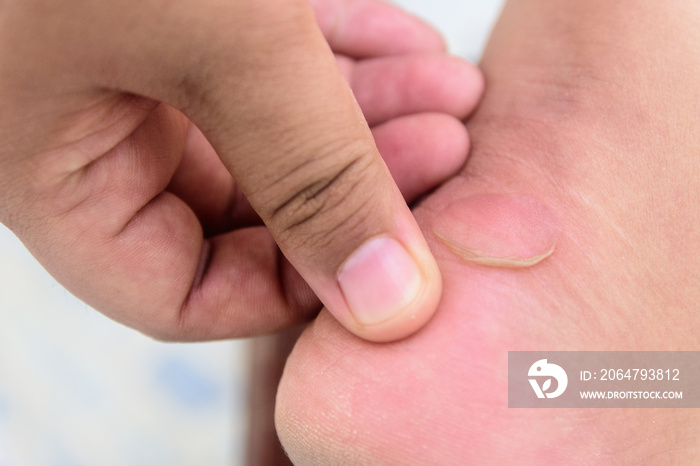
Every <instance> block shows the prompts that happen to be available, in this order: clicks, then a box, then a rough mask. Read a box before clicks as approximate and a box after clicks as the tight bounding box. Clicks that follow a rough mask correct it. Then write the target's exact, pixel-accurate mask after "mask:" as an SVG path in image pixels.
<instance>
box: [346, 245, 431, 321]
mask: <svg viewBox="0 0 700 466" xmlns="http://www.w3.org/2000/svg"><path fill="white" fill-rule="evenodd" d="M338 282H339V284H340V288H341V290H342V291H343V295H344V296H345V301H346V303H347V304H348V307H349V308H350V311H351V312H352V314H353V317H354V318H355V320H356V321H357V322H358V323H359V324H361V325H376V324H380V323H382V322H385V321H387V320H389V319H391V318H392V317H394V316H396V315H397V314H399V313H400V312H401V311H403V310H404V309H406V307H407V306H408V305H409V304H411V303H412V302H413V301H414V300H415V299H416V298H417V297H418V294H419V293H420V292H421V290H422V288H423V276H422V274H421V271H420V269H419V268H418V266H417V265H416V263H415V261H414V260H413V258H412V257H411V255H410V254H408V252H407V251H406V249H405V248H404V247H403V246H402V245H401V244H400V243H399V242H398V241H396V240H394V239H391V238H377V239H373V240H370V241H368V242H367V243H365V244H363V245H362V246H361V247H360V248H359V249H357V250H356V251H355V252H354V253H353V254H352V255H351V256H350V258H349V259H348V260H347V262H345V265H343V268H342V269H341V271H340V274H339V275H338Z"/></svg>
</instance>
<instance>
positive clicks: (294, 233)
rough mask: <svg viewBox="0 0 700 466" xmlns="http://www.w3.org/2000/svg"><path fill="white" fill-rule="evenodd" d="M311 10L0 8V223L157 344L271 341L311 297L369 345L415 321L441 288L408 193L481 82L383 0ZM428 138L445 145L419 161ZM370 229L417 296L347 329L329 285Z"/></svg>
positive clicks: (335, 2)
mask: <svg viewBox="0 0 700 466" xmlns="http://www.w3.org/2000/svg"><path fill="white" fill-rule="evenodd" d="M313 7H315V11H314V10H313V9H312V7H311V5H310V3H309V2H308V1H306V0H287V1H284V2H279V1H273V0H264V1H261V0H249V1H248V0H241V1H235V2H218V1H216V0H207V1H205V2H196V3H193V2H186V1H177V2H174V3H173V2H172V1H167V2H162V1H160V0H155V1H149V2H145V3H144V2H131V3H130V2H126V3H125V2H120V3H118V4H113V3H110V2H92V1H83V0H71V1H69V2H62V3H61V4H60V5H59V4H56V3H55V2H47V1H43V0H32V1H5V2H2V3H0V102H2V105H1V106H0V140H2V141H3V144H2V146H0V221H1V222H2V223H4V224H5V225H7V226H8V227H9V228H10V229H11V230H12V231H13V232H14V233H15V234H16V235H17V236H18V237H19V238H20V239H21V240H22V241H23V242H24V244H25V245H26V246H27V248H28V249H29V250H30V251H31V252H32V254H33V255H34V256H35V257H36V258H37V259H38V260H39V262H41V263H42V265H44V266H45V267H46V269H47V270H48V271H49V272H50V273H51V274H52V275H53V276H54V277H55V278H56V279H57V280H58V281H59V282H61V283H62V284H63V285H64V286H65V287H66V288H67V289H68V290H69V291H71V292H72V293H73V294H75V295H76V296H78V297H79V298H81V299H82V300H84V301H85V302H86V303H88V304H90V305H91V306H93V307H95V308H96V309H98V310H100V311H102V312H103V313H105V314H106V315H107V316H109V317H111V318H113V319H115V320H117V321H119V322H121V323H123V324H125V325H128V326H131V327H133V328H135V329H137V330H140V331H142V332H144V333H146V334H148V335H151V336H154V337H156V338H159V339H163V340H187V341H192V340H210V339H220V338H231V337H241V336H251V335H259V334H264V333H269V332H272V331H275V330H278V329H281V328H285V327H289V326H291V325H294V324H296V323H298V322H301V321H305V320H308V319H310V318H311V317H312V316H313V315H314V314H315V313H316V312H317V311H318V309H319V308H320V303H319V298H317V296H318V297H320V300H321V302H323V303H324V304H325V305H326V306H327V307H328V308H329V309H332V310H333V312H335V313H336V315H337V318H338V319H340V320H341V321H342V322H343V324H344V325H346V326H347V327H348V328H350V329H351V331H353V332H355V333H356V334H358V335H362V336H363V337H366V338H372V339H374V340H388V339H395V338H401V337H403V336H405V335H407V334H410V333H411V332H413V331H415V330H417V329H418V328H419V327H420V326H422V325H423V324H424V323H425V322H426V321H427V320H428V319H429V318H430V317H431V315H432V313H433V312H434V310H435V308H436V304H437V301H438V299H439V295H440V290H441V280H440V274H439V272H438V270H437V266H436V264H435V261H434V259H433V258H432V255H431V253H430V251H429V250H428V248H427V246H426V244H425V241H424V239H423V236H422V234H421V232H420V230H419V228H418V226H417V224H416V222H415V220H414V218H413V216H412V215H411V213H410V211H409V209H408V207H407V205H406V201H405V200H404V195H405V196H407V199H409V200H410V199H413V198H415V197H416V196H418V195H420V194H421V193H423V192H424V191H426V190H428V189H430V188H432V187H434V186H435V185H437V184H438V183H439V182H440V181H442V180H444V179H445V177H447V176H449V175H450V174H452V173H454V171H455V170H457V169H458V168H459V166H460V165H461V164H462V163H463V161H464V159H465V157H466V152H467V144H468V142H467V137H466V133H465V131H464V129H463V128H461V127H460V125H459V120H460V119H462V118H464V117H466V116H467V115H468V114H469V113H470V111H471V110H472V109H473V107H474V106H475V104H476V101H477V99H478V98H479V96H480V93H481V88H482V81H481V76H480V74H479V73H478V71H477V70H476V69H475V68H474V67H473V66H471V65H469V64H467V63H465V62H462V61H460V60H457V59H452V58H448V57H446V56H445V55H444V45H443V44H442V41H441V39H440V38H439V36H438V35H437V34H436V33H435V31H433V30H432V29H431V28H429V27H427V26H426V25H425V24H422V23H421V22H420V21H418V20H416V19H415V18H412V17H410V16H408V15H405V14H403V13H401V12H399V11H398V10H396V9H395V8H393V7H391V6H389V5H387V4H384V3H382V2H378V1H374V0H326V1H320V0H319V1H315V2H313ZM154 18H157V21H154ZM368 19H371V20H372V22H373V24H374V26H375V27H374V28H373V29H372V31H371V33H362V31H363V29H362V28H360V27H359V26H358V25H360V24H364V23H366V21H367V20H368ZM317 21H318V25H317ZM319 26H320V27H319ZM324 34H325V35H324ZM333 51H335V52H336V53H337V56H334V54H333V53H332V52H333ZM379 77H381V78H382V79H381V80H378V78H379ZM444 89H447V90H449V91H450V92H444V91H443V90H444ZM353 93H355V94H356V95H357V96H358V99H357V100H356V99H355V97H354V95H353ZM378 96H381V98H379V97H378ZM363 113H364V115H363ZM406 134H410V136H409V137H404V136H405V135H406ZM373 136H374V138H376V144H375V139H374V138H373ZM441 139H445V140H447V141H449V142H447V143H441V142H440V140H441ZM435 144H437V146H435ZM426 147H438V148H443V149H444V151H441V153H440V155H439V156H440V159H439V162H438V163H434V164H431V168H430V169H429V170H425V171H421V172H417V171H415V170H414V169H413V168H414V167H417V166H420V167H421V168H422V167H424V166H425V163H424V162H419V159H420V158H422V157H423V156H424V155H423V154H426V152H425V148H426ZM380 151H382V153H383V154H384V155H385V158H386V163H385V162H384V161H383V160H382V158H381V156H380ZM398 159H401V160H402V162H401V164H400V166H399V164H397V163H396V160H398ZM387 164H388V165H389V166H394V167H399V168H397V169H396V170H395V173H394V175H395V177H396V180H397V183H398V184H399V185H400V186H403V188H404V195H402V193H401V192H400V190H399V187H397V185H396V184H395V182H394V181H393V180H392V177H391V174H390V171H389V170H388V169H387ZM378 236H382V237H390V238H392V239H393V240H395V241H397V242H398V243H399V244H400V245H402V246H401V247H403V248H404V249H405V251H406V253H407V254H409V255H410V256H411V258H412V260H414V261H415V263H416V267H417V268H418V270H419V271H420V278H421V282H420V283H421V287H420V289H419V290H418V291H417V294H415V295H414V296H413V297H412V298H411V300H410V302H407V304H406V305H405V306H404V307H403V308H401V309H399V310H398V311H400V312H398V313H397V314H396V315H395V316H394V318H392V319H389V320H387V321H385V322H383V323H381V324H380V325H361V324H359V323H358V322H357V321H356V319H355V317H354V314H352V312H351V310H350V309H349V307H348V304H347V302H346V299H345V296H346V293H347V290H341V287H340V285H339V283H338V277H339V273H340V271H341V268H342V266H343V264H344V263H345V261H346V260H347V258H348V257H349V256H351V255H352V254H353V251H355V250H356V249H357V248H358V247H360V245H362V244H364V243H365V242H366V241H368V240H369V239H371V238H374V237H378ZM360 291H362V290H360ZM370 291H371V290H368V292H370Z"/></svg>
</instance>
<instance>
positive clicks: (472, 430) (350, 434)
mask: <svg viewBox="0 0 700 466" xmlns="http://www.w3.org/2000/svg"><path fill="white" fill-rule="evenodd" d="M669 31H673V32H672V33H671V32H669ZM698 31H700V7H698V5H697V3H695V2H691V1H681V2H677V3H673V4H669V3H665V4H663V5H661V4H659V3H657V2H646V1H644V2H638V1H631V0H629V1H628V0H623V1H620V2H612V3H611V2H603V1H592V2H586V3H585V4H584V3H580V2H570V3H568V4H567V5H566V6H557V7H556V8H554V7H553V6H552V4H551V3H549V2H545V1H544V0H541V1H540V0H534V1H529V2H517V1H514V2H511V3H510V4H509V5H508V6H507V7H506V10H505V12H504V15H503V17H502V19H501V21H500V23H499V25H498V27H497V29H496V31H495V33H494V36H493V38H492V41H491V44H490V46H489V48H488V50H487V53H486V55H485V58H484V61H483V67H484V71H485V74H486V77H487V95H486V98H485V100H484V102H483V104H482V107H481V109H480V110H479V111H478V112H477V114H476V115H475V117H473V119H472V120H471V121H470V123H469V125H468V126H469V129H470V133H471V135H472V139H473V152H472V155H471V158H470V161H469V163H468V165H467V168H466V169H465V171H464V172H463V173H462V174H461V176H458V177H456V178H455V179H453V180H452V181H450V182H449V183H447V184H446V185H444V186H443V187H442V188H440V189H439V190H438V191H437V192H436V193H434V194H433V195H432V196H430V197H429V198H428V199H426V200H425V201H424V202H423V203H422V204H421V205H420V206H419V207H418V208H417V209H416V212H415V213H416V216H417V218H418V219H419V222H420V224H421V226H422V228H423V231H424V232H425V233H426V235H427V236H428V241H429V242H430V245H431V248H432V249H433V251H434V253H435V254H436V257H437V259H438V262H439V264H440V267H441V270H442V274H443V277H444V295H443V299H442V303H441V307H440V309H439V310H438V313H437V315H436V317H435V318H434V320H433V321H431V323H430V324H429V325H428V327H426V328H425V329H424V330H423V331H421V332H419V333H418V334H417V335H415V336H413V337H411V338H409V339H406V340H403V341H400V342H398V343H395V344H390V345H377V344H371V343H368V342H365V341H362V340H360V339H358V338H356V337H353V336H352V335H350V334H349V333H348V332H347V331H345V330H343V329H342V328H341V327H340V326H339V325H338V324H337V323H336V322H335V321H334V320H333V319H332V318H331V317H330V315H328V314H327V313H326V312H325V311H324V312H323V313H322V314H321V315H320V316H319V318H318V319H317V320H316V321H315V322H314V324H313V325H312V326H311V327H310V328H309V329H308V330H307V331H306V333H305V334H304V335H303V336H302V338H301V340H300V341H299V343H298V344H297V346H296V348H295V350H294V352H293V354H292V356H291V358H290V361H289V363H288V365H287V368H286V370H285V377H284V379H283V382H282V386H281V389H280V392H279V394H278V410H277V425H278V429H279V431H280V435H281V437H282V440H283V444H284V445H285V447H286V448H287V450H288V453H289V454H290V456H291V458H292V459H293V460H294V461H295V462H296V463H298V464H440V465H445V464H460V465H462V464H538V465H541V464H610V465H613V464H614V465H618V464H639V463H653V464H691V463H692V464H695V463H696V462H698V461H700V459H699V458H700V450H699V449H698V446H699V445H698V435H697V434H698V430H700V414H697V413H696V412H695V411H693V410H659V409H639V410H629V409H608V410H592V409H588V410H573V409H558V410H545V409H540V410H522V409H520V410H516V409H509V408H508V407H507V352H508V351H509V350H698V349H700V345H699V344H698V341H697V337H696V335H697V334H698V333H699V332H700V318H698V316H697V313H696V312H695V311H696V308H697V303H698V301H699V300H700V288H698V286H697V285H698V283H700V268H698V263H700V213H699V212H698V209H697V205H698V204H699V203H700V158H698V157H697V155H698V141H700V111H699V107H698V102H700V85H698V82H700V81H698V80H697V76H698V75H700V53H698V49H697V47H696V44H697V43H698V41H699V40H700V32H698Z"/></svg>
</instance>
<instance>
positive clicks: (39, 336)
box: [0, 0, 501, 466]
mask: <svg viewBox="0 0 700 466" xmlns="http://www.w3.org/2000/svg"><path fill="white" fill-rule="evenodd" d="M395 3H398V4H401V5H403V6H404V7H406V8H407V9H409V10H411V11H413V12H415V13H417V14H419V15H421V16H423V17H424V18H425V19H427V20H428V21H429V22H431V23H433V24H434V25H436V26H437V27H438V28H439V29H440V30H441V31H443V33H444V35H445V37H446V39H447V40H448V43H449V45H450V47H451V50H452V51H453V52H455V53H457V54H459V55H462V56H466V57H468V58H470V59H472V60H477V59H478V56H479V53H480V51H481V48H482V46H483V44H484V42H485V40H486V36H487V34H488V31H489V29H490V27H491V24H492V22H493V20H494V19H495V17H496V15H497V13H498V10H499V8H500V5H501V2H500V1H477V0H432V1H428V0H397V1H396V2H395ZM245 350H246V343H245V342H241V341H239V342H223V343H207V344H187V345H181V344H166V343H159V342H155V341H153V340H151V339H149V338H147V337H145V336H143V335H141V334H139V333H137V332H134V331H132V330H129V329H127V328H125V327H122V326H121V325H118V324H116V323H114V322H112V321H110V320H108V319H107V318H105V317H103V316H102V315H101V314H99V313H97V312H95V311H93V310H92V309H90V308H88V307H87V306H86V305H84V304H82V303H81V302H80V301H78V300H77V299H75V298H74V297H73V296H71V295H70V294H69V293H68V292H66V291H65V290H64V289H63V288H62V287H61V286H60V285H58V284H57V283H55V282H54V281H53V279H52V278H51V277H49V276H48V274H47V273H46V272H45V271H44V270H43V269H42V268H41V266H39V265H38V264H37V263H36V262H35V261H34V260H33V258H32V257H31V256H30V255H29V254H28V253H27V252H26V250H25V249H24V248H23V246H22V245H21V243H20V242H19V241H18V240H17V239H16V238H15V237H14V236H13V235H12V234H11V233H10V232H9V231H8V230H6V229H5V228H4V227H2V226H0V466H82V465H85V466H92V465H100V466H112V465H114V466H126V465H128V466H146V465H148V466H150V465H164V466H165V465H167V466H178V465H182V466H185V465H188V466H189V465H191V466H201V465H208V466H219V465H221V466H223V465H227V466H228V465H236V464H243V457H242V452H243V445H244V435H245V390H246V370H247V368H246V358H245Z"/></svg>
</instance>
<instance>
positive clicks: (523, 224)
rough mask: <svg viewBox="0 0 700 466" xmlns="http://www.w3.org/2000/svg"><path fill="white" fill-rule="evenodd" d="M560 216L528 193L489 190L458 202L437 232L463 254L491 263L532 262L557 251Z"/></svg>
mask: <svg viewBox="0 0 700 466" xmlns="http://www.w3.org/2000/svg"><path fill="white" fill-rule="evenodd" d="M560 231H561V230H560V228H559V225H558V222H557V221H556V218H555V217H554V216H553V215H552V214H551V212H549V210H548V209H547V208H546V207H544V206H543V205H542V204H541V203H540V202H538V201H537V200H535V199H533V198H531V197H529V196H513V195H505V194H486V195H476V196H470V197H468V198H465V199H461V200H458V201H456V202H453V203H452V204H450V205H449V206H447V207H446V208H445V210H443V211H442V212H441V213H440V215H439V216H438V219H437V220H436V221H435V222H434V223H433V233H435V236H437V237H438V238H439V239H440V241H441V242H442V243H443V244H445V246H447V247H448V248H449V249H450V250H451V251H452V252H453V253H454V254H456V255H457V256H459V257H460V258H461V259H463V260H465V261H467V262H471V263H475V264H480V265H484V266H488V267H501V268H526V267H533V266H535V265H537V264H539V263H540V262H542V261H544V260H545V259H547V258H548V257H549V256H551V255H552V254H553V253H554V250H555V249H556V245H557V240H558V238H559V234H560Z"/></svg>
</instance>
